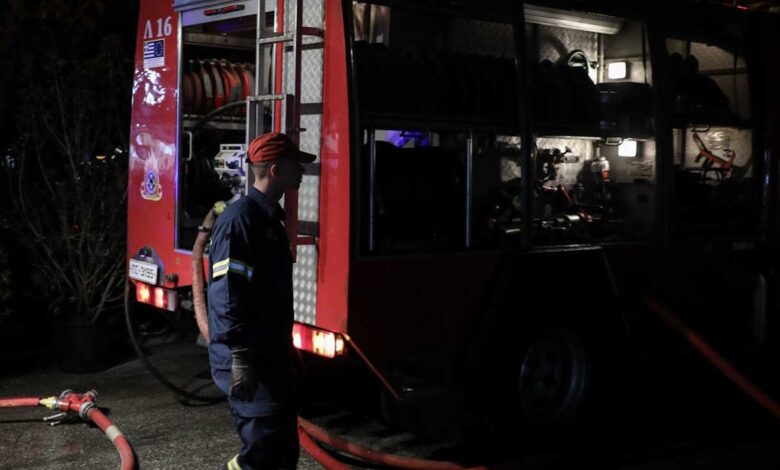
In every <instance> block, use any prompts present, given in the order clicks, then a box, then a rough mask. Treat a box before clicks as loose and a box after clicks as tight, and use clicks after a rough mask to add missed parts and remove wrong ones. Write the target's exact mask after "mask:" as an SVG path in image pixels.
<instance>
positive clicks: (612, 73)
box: [607, 62, 628, 80]
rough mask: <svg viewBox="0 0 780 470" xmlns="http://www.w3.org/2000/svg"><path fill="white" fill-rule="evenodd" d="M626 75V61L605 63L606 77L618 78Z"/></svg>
mask: <svg viewBox="0 0 780 470" xmlns="http://www.w3.org/2000/svg"><path fill="white" fill-rule="evenodd" d="M626 77H628V64H627V63H626V62H610V63H609V64H607V78H609V79H610V80H620V79H623V78H626Z"/></svg>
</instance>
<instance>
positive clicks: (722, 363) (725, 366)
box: [640, 296, 780, 419]
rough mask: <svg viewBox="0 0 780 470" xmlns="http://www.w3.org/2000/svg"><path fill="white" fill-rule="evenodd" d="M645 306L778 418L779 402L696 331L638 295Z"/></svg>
mask: <svg viewBox="0 0 780 470" xmlns="http://www.w3.org/2000/svg"><path fill="white" fill-rule="evenodd" d="M640 299H641V300H642V302H644V304H645V306H646V307H647V308H648V309H649V310H650V311H651V312H653V313H654V314H656V315H657V316H658V317H659V318H661V320H663V321H664V322H665V323H666V324H667V325H668V326H669V327H671V328H672V329H673V330H674V331H675V332H676V333H677V334H679V335H680V336H682V337H683V338H685V339H687V340H688V342H689V343H691V345H692V346H693V347H694V348H696V350H697V351H699V353H700V354H701V355H702V356H704V358H705V359H707V360H708V361H709V362H710V363H711V364H712V365H714V366H715V367H716V368H717V369H718V370H720V372H721V373H722V374H723V375H725V376H726V378H728V379H729V380H730V381H731V382H733V383H734V384H735V385H736V386H737V387H739V388H741V389H742V391H743V392H745V394H746V395H747V396H749V397H750V398H751V399H752V400H753V401H755V402H756V403H758V404H759V405H760V406H761V407H763V408H764V409H765V410H767V411H768V412H770V413H772V414H773V415H774V416H775V417H776V418H778V419H780V404H778V403H777V402H776V401H775V400H774V399H772V397H770V396H769V395H767V394H766V393H765V392H764V391H763V390H761V389H760V388H758V386H757V385H756V384H754V383H753V382H751V381H750V380H749V379H748V378H747V377H745V376H744V375H743V374H742V373H741V372H740V371H738V370H737V369H736V368H735V367H734V366H732V365H731V364H729V362H728V361H727V360H726V359H725V358H724V357H723V356H721V355H720V354H719V353H718V352H717V351H715V349H713V347H712V346H710V345H709V343H707V342H706V341H705V340H704V338H702V337H701V336H699V334H698V333H696V332H695V331H693V330H692V329H690V328H689V327H688V325H686V324H685V323H683V322H682V320H680V319H679V318H677V317H676V316H675V315H674V314H673V313H672V312H671V311H669V310H668V309H666V308H664V307H663V306H661V304H659V303H658V302H657V301H655V300H653V299H651V298H649V297H644V296H640Z"/></svg>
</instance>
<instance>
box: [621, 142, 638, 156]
mask: <svg viewBox="0 0 780 470" xmlns="http://www.w3.org/2000/svg"><path fill="white" fill-rule="evenodd" d="M636 148H637V144H636V140H628V139H626V140H624V141H623V143H622V144H620V145H618V157H636Z"/></svg>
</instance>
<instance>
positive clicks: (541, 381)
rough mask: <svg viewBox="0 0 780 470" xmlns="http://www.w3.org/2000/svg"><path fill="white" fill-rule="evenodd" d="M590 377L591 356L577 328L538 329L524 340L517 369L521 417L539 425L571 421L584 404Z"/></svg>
mask: <svg viewBox="0 0 780 470" xmlns="http://www.w3.org/2000/svg"><path fill="white" fill-rule="evenodd" d="M591 376H592V366H591V356H590V354H589V353H588V350H587V348H586V346H585V341H584V338H583V337H582V335H581V334H580V333H579V332H578V331H577V330H575V329H573V328H569V327H565V326H554V327H550V328H544V329H540V330H538V331H537V332H535V333H534V334H532V335H531V336H530V337H529V338H528V339H527V341H525V342H524V348H523V350H522V355H521V357H520V361H519V367H518V370H517V382H516V384H517V385H516V386H517V388H516V399H517V409H518V411H519V412H520V414H521V418H522V419H523V420H524V421H526V422H529V423H531V424H532V425H533V426H535V427H540V428H555V427H557V426H559V425H562V424H566V423H570V422H572V421H573V420H574V419H575V418H576V417H577V416H578V415H579V414H580V413H581V411H582V409H583V407H584V404H585V401H586V397H587V396H588V392H589V389H590V385H591Z"/></svg>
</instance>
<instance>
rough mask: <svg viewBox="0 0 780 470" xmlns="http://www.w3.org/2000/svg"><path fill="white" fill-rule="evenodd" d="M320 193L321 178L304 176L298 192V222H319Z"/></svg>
mask: <svg viewBox="0 0 780 470" xmlns="http://www.w3.org/2000/svg"><path fill="white" fill-rule="evenodd" d="M319 192H320V177H319V176H308V175H306V176H304V177H303V181H301V188H300V189H299V190H298V220H302V221H306V222H318V221H319V208H320V207H319V202H320V201H319Z"/></svg>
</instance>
